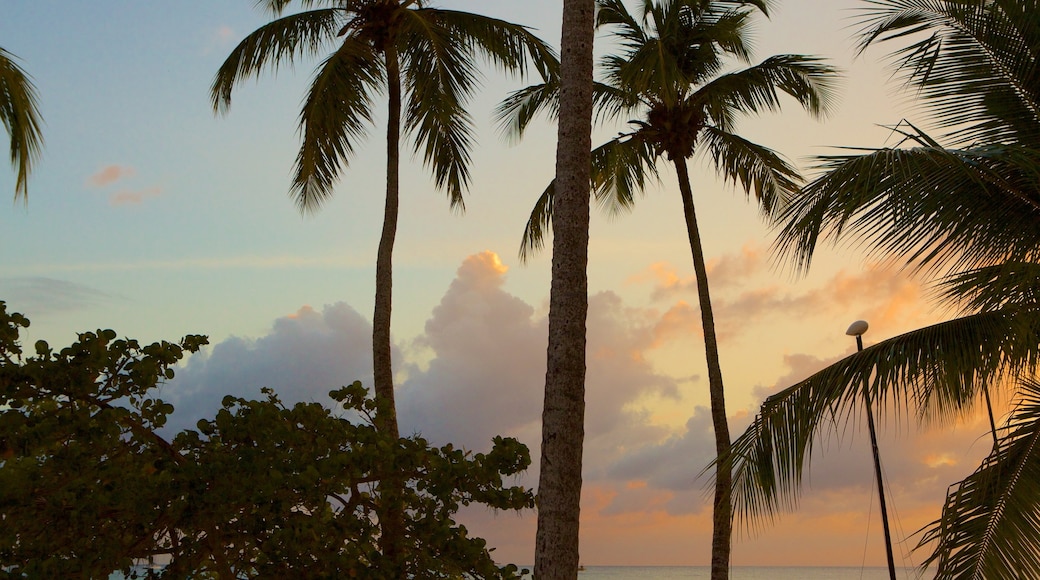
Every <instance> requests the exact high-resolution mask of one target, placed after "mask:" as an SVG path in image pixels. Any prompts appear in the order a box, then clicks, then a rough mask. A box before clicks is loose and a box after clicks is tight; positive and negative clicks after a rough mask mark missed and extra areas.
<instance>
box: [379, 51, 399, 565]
mask: <svg viewBox="0 0 1040 580" xmlns="http://www.w3.org/2000/svg"><path fill="white" fill-rule="evenodd" d="M385 57H386V84H387V93H388V100H389V119H388V120H387V130H386V206H385V209H384V211H383V233H382V236H381V237H380V238H379V250H378V253H377V255H376V300H375V309H374V312H373V313H372V366H373V375H374V376H373V379H374V380H373V382H374V390H375V399H376V402H377V404H378V407H377V409H376V416H375V423H376V428H378V429H379V430H380V431H382V432H384V433H386V434H387V435H390V436H391V437H393V438H394V439H396V438H397V437H398V436H399V432H398V428H397V407H396V403H395V402H394V376H393V368H392V366H391V360H390V308H391V296H392V293H393V252H394V238H395V237H396V235H397V213H398V199H399V184H400V178H399V177H398V175H399V167H400V141H401V70H400V62H399V61H398V56H397V51H396V49H395V48H394V46H393V45H392V44H390V43H388V45H387V47H386V49H385ZM395 475H396V474H393V473H389V474H386V476H385V477H384V479H383V482H382V484H381V486H380V490H379V495H380V504H381V505H382V512H383V513H380V514H379V522H380V524H379V525H380V532H381V533H380V537H379V542H380V548H381V550H382V552H383V557H384V558H385V559H386V561H387V563H388V565H389V566H388V567H389V572H390V573H391V575H398V577H403V568H402V565H403V562H402V545H403V543H404V510H403V508H402V505H401V496H402V488H403V485H404V482H402V481H401V480H400V479H399V478H397V477H395ZM391 577H393V576H391Z"/></svg>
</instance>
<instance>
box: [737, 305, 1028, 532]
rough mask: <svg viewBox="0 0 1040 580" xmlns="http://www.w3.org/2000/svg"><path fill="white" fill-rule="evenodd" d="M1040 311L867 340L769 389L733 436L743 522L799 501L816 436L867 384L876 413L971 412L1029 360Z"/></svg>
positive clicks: (857, 402)
mask: <svg viewBox="0 0 1040 580" xmlns="http://www.w3.org/2000/svg"><path fill="white" fill-rule="evenodd" d="M1038 357H1040V311H1038V310H1036V309H1030V310H1018V309H1008V310H1001V311H994V312H985V313H980V314H975V315H971V316H966V317H963V318H957V319H954V320H951V321H947V322H943V323H940V324H936V325H933V326H928V327H925V328H921V329H918V330H914V331H911V332H908V333H906V334H902V335H900V336H896V337H893V338H890V339H888V340H885V341H882V342H879V343H877V344H874V345H872V346H870V347H868V348H866V349H864V350H863V351H862V352H858V353H855V354H853V355H850V356H849V357H847V358H845V359H842V360H841V361H839V362H837V363H835V364H833V365H831V366H829V367H827V368H825V369H823V370H821V371H820V372H818V373H816V374H814V375H812V376H811V377H809V378H807V379H805V380H804V381H802V382H800V383H798V384H796V385H794V386H792V387H789V388H787V389H784V390H783V391H781V392H779V393H777V394H775V395H773V396H771V397H769V398H768V399H766V401H765V402H764V403H763V404H762V407H761V409H760V411H759V414H758V415H757V416H756V417H755V420H754V421H753V422H752V424H751V425H750V426H749V427H748V429H747V430H746V431H745V432H744V433H743V434H742V435H741V436H740V437H738V438H737V440H736V441H735V442H734V443H733V482H734V483H733V485H734V495H733V497H734V506H735V512H736V514H737V516H738V517H740V518H741V519H742V520H743V521H744V522H745V523H748V524H753V523H754V522H756V521H759V520H761V519H763V518H764V519H772V518H774V517H775V516H776V515H777V514H778V512H780V511H787V510H790V509H793V508H794V506H795V505H796V504H797V501H798V497H799V493H800V484H801V479H802V476H803V473H804V471H805V469H806V468H807V467H808V465H809V461H810V458H811V455H812V451H813V449H812V447H813V443H814V442H815V441H817V440H818V439H819V438H821V437H827V436H833V435H835V434H838V433H840V432H842V431H844V428H845V426H846V425H847V424H848V421H849V420H850V418H851V417H852V416H853V415H854V413H855V411H856V409H857V408H858V406H861V405H862V403H863V398H862V396H861V394H862V390H863V388H864V385H865V384H866V385H868V388H869V391H870V398H871V400H872V401H873V404H874V405H875V406H876V410H877V411H883V410H885V409H890V410H893V411H894V412H897V413H898V412H900V410H901V409H906V410H915V411H916V413H917V415H918V416H927V417H929V418H931V419H934V420H938V421H943V420H950V419H952V418H953V417H956V416H959V415H960V414H961V413H964V412H968V411H970V410H971V409H972V408H973V405H974V404H976V402H977V400H978V398H979V396H980V391H981V386H982V385H984V384H990V385H992V384H996V383H997V382H998V380H999V379H1000V378H1002V377H1008V376H1014V375H1017V374H1018V373H1021V372H1029V371H1031V370H1032V369H1035V368H1036V364H1037V361H1038Z"/></svg>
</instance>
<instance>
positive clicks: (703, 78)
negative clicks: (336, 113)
mask: <svg viewBox="0 0 1040 580" xmlns="http://www.w3.org/2000/svg"><path fill="white" fill-rule="evenodd" d="M598 6H599V12H598V15H597V28H610V29H611V30H612V31H613V32H614V36H615V37H616V38H617V39H618V42H619V44H620V49H621V53H620V54H619V55H610V56H607V57H605V58H604V59H603V60H602V62H601V69H602V70H603V75H604V77H605V81H604V82H602V83H597V84H596V86H595V88H594V100H595V104H596V106H597V109H598V111H599V115H600V117H601V118H603V119H619V118H622V117H624V116H629V115H635V116H636V119H635V120H632V121H630V122H629V124H630V126H631V127H632V129H631V131H629V132H627V133H620V134H618V136H617V137H615V138H614V139H611V140H610V141H609V142H607V143H606V144H604V145H601V146H600V147H598V148H597V149H595V150H594V151H592V175H591V180H590V183H591V190H592V194H593V195H594V196H595V197H596V199H597V200H598V201H599V202H600V203H601V204H603V205H604V206H606V207H608V208H609V209H611V210H614V211H620V210H624V209H627V208H629V207H630V206H631V205H632V204H633V203H634V201H635V194H636V193H637V192H639V191H641V190H642V189H643V188H644V187H645V185H646V180H647V177H649V176H655V177H656V175H657V169H656V163H657V162H658V161H659V160H661V158H662V157H663V158H666V159H667V160H668V161H670V162H671V163H672V165H673V166H674V168H675V171H676V174H677V176H678V182H679V192H680V195H681V197H682V201H683V210H684V218H685V222H686V232H687V235H688V237H689V242H690V251H691V253H692V255H693V266H694V271H695V274H696V279H697V294H698V298H699V301H700V309H701V322H702V325H703V328H704V342H705V354H706V358H707V364H708V381H709V392H710V398H711V414H712V422H713V424H714V428H715V445H716V451H717V453H718V456H719V457H727V456H728V454H729V447H730V435H729V426H728V424H727V418H726V406H725V397H724V388H723V381H722V369H721V367H720V365H719V351H718V341H717V339H716V336H715V322H714V317H713V314H712V309H711V299H710V296H709V292H708V278H707V270H706V267H705V259H704V250H703V247H702V245H701V239H700V233H699V230H698V226H697V218H696V214H695V211H694V203H693V190H692V187H691V184H690V177H689V172H688V168H687V160H688V159H690V158H692V157H693V156H694V155H695V154H697V153H702V152H707V153H708V154H710V155H711V158H712V161H713V162H714V165H715V168H716V169H717V170H718V172H719V173H720V174H722V175H723V176H724V178H725V179H726V180H732V181H734V182H738V181H739V182H740V183H741V184H742V185H743V187H744V191H745V193H746V194H747V195H748V196H749V197H750V195H751V192H752V191H754V194H755V198H756V200H757V201H758V202H759V205H760V207H761V209H762V210H763V211H764V212H765V213H766V214H770V213H772V212H774V211H775V210H776V209H777V208H778V207H779V206H781V205H782V202H783V200H784V199H785V197H786V196H787V195H788V194H790V193H791V192H793V191H795V190H796V189H797V187H798V184H797V179H798V173H797V171H796V170H795V169H794V168H793V167H792V166H790V165H789V164H788V163H787V162H786V161H784V160H783V159H782V158H781V157H780V156H779V155H778V154H777V153H775V152H774V151H772V150H770V149H768V148H766V147H763V146H761V145H758V144H755V143H752V142H750V141H747V140H745V139H743V138H741V137H739V136H738V135H736V134H735V133H734V132H733V130H734V128H735V121H736V117H737V116H738V115H741V114H756V113H760V112H762V111H766V110H777V109H779V107H780V97H779V94H780V93H781V92H782V93H787V94H788V95H790V96H792V97H794V98H795V99H796V100H797V101H798V102H799V103H800V104H801V105H802V106H803V107H805V108H806V109H807V110H808V111H809V112H810V113H812V114H814V115H820V114H822V113H824V112H825V110H826V108H827V105H828V102H829V96H830V90H831V84H830V83H831V79H832V78H833V75H834V70H833V69H832V68H831V67H829V66H826V65H824V64H822V63H821V62H820V61H819V60H818V59H816V58H812V57H805V56H799V55H781V56H774V57H772V58H769V59H767V60H765V61H763V62H761V63H760V64H757V65H754V66H750V67H749V68H746V69H743V70H738V71H735V72H727V73H724V72H723V71H724V68H725V65H726V59H727V58H735V59H738V60H740V61H743V62H750V60H751V54H750V50H749V46H748V26H747V25H748V23H749V20H750V18H751V16H752V13H753V12H752V10H753V9H758V10H760V11H761V12H763V13H766V12H767V9H768V3H767V2H765V1H761V0H758V1H748V2H740V1H720V0H713V1H712V0H670V1H669V0H664V1H659V2H654V1H652V0H643V1H642V2H641V3H640V4H639V7H640V13H639V15H638V17H637V16H633V15H632V14H631V13H629V11H628V9H627V8H626V7H625V5H624V3H623V2H622V1H621V0H598ZM557 93H558V88H557V87H556V86H553V85H552V84H551V83H544V84H542V85H536V86H532V87H528V88H526V89H523V90H521V91H517V92H516V93H513V94H512V95H511V96H510V97H509V98H508V99H507V100H506V101H505V102H503V103H502V105H500V108H499V112H498V115H499V119H500V121H501V122H502V123H503V124H504V126H506V127H507V128H508V129H510V130H512V131H514V132H516V133H518V134H521V133H522V132H523V130H524V128H525V127H526V125H527V123H528V122H529V121H530V120H531V119H532V118H533V116H534V115H535V114H536V113H537V112H539V111H540V110H548V111H550V112H555V106H556V105H555V102H556V101H555V99H556V95H557ZM561 118H562V115H561ZM556 187H557V182H553V183H551V184H550V185H549V187H548V188H547V189H546V191H545V192H544V193H543V194H542V196H541V198H540V199H539V200H538V202H537V204H536V205H535V209H534V211H533V212H532V214H531V218H530V220H529V221H528V224H527V228H526V230H525V232H524V240H523V244H522V246H521V256H525V255H526V253H527V252H528V251H530V250H532V249H536V248H539V247H541V245H542V243H543V240H544V234H545V231H546V229H547V228H548V226H549V225H550V220H552V219H553V213H554V209H555V207H554V198H555V196H556ZM560 221H563V220H560ZM553 227H554V231H555V233H556V235H559V231H558V230H556V227H557V226H556V225H554V226H553ZM716 479H717V484H716V486H715V500H714V509H715V521H714V533H713V538H712V577H713V578H726V577H728V569H729V552H730V545H731V532H732V519H731V517H730V513H731V508H730V486H729V483H728V482H729V464H728V463H727V462H725V461H723V462H720V463H719V464H718V466H717V469H716Z"/></svg>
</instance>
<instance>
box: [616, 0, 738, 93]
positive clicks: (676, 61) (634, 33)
mask: <svg viewBox="0 0 1040 580" xmlns="http://www.w3.org/2000/svg"><path fill="white" fill-rule="evenodd" d="M611 4H612V5H613V4H616V5H617V6H616V7H615V6H612V8H611V12H616V11H619V10H624V5H623V4H622V3H620V2H616V1H612V2H611ZM648 5H649V8H647V10H648V12H647V13H646V15H644V20H653V25H652V27H651V28H650V30H649V31H648V30H643V29H642V28H638V29H637V30H632V29H631V27H633V26H636V27H639V23H638V22H637V21H636V19H635V18H634V17H632V16H631V15H630V14H627V13H625V14H624V15H623V16H620V17H618V18H616V19H614V20H616V21H617V22H610V23H611V24H615V26H614V30H613V31H614V32H615V34H616V35H618V36H620V37H621V38H622V47H623V49H622V51H621V53H620V54H618V55H607V56H605V57H603V58H602V59H601V61H600V68H601V70H602V71H603V74H604V76H605V78H606V81H607V83H608V84H610V85H611V86H614V87H619V88H621V87H624V88H625V89H626V90H628V91H629V92H632V93H635V94H638V95H642V96H644V99H649V100H652V101H655V102H661V103H664V104H666V105H669V106H674V105H675V104H677V103H678V102H679V101H680V100H681V99H683V97H684V95H685V93H686V91H687V90H688V87H689V86H690V85H697V84H700V83H702V82H704V81H706V80H707V79H710V78H712V77H713V76H715V75H716V74H718V73H719V71H720V70H721V69H722V67H723V65H724V63H725V57H726V56H731V57H732V56H736V57H738V58H742V59H745V60H746V59H747V58H749V57H750V48H749V41H748V38H747V25H748V22H749V18H750V12H749V11H748V10H747V9H746V8H745V9H741V10H735V9H726V10H720V9H719V6H718V4H717V3H715V2H682V1H679V2H672V3H667V4H664V5H657V4H655V3H648ZM690 12H693V14H690ZM647 26H651V25H650V24H649V23H647Z"/></svg>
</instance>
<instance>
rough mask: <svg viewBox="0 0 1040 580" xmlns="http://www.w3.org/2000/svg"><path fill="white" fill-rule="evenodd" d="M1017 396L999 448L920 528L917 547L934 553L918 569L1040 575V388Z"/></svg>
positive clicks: (1030, 384)
mask: <svg viewBox="0 0 1040 580" xmlns="http://www.w3.org/2000/svg"><path fill="white" fill-rule="evenodd" d="M1019 392H1020V398H1019V402H1018V405H1017V406H1016V408H1015V410H1014V412H1013V413H1012V415H1011V417H1010V418H1009V419H1008V422H1007V425H1006V426H1005V427H1004V428H1003V429H1002V431H1003V432H1004V434H1003V435H1002V437H1001V440H1000V444H999V445H998V446H996V447H995V448H994V450H993V452H992V453H991V454H990V455H989V457H987V458H986V459H985V460H983V462H982V465H980V466H979V468H978V469H976V470H975V472H974V473H972V474H971V475H969V476H968V477H966V478H965V479H964V480H963V481H961V482H960V483H958V484H957V485H955V486H952V487H951V488H950V490H949V492H948V493H947V495H946V504H945V505H944V506H943V511H942V515H941V516H940V517H939V519H938V520H936V521H934V522H932V523H931V524H929V525H928V526H926V528H925V529H924V530H922V532H923V533H922V534H921V540H920V543H919V544H918V547H924V546H928V545H930V544H932V543H933V542H934V544H933V545H934V548H933V551H932V553H931V555H930V556H929V557H928V558H927V559H926V560H925V561H924V562H922V563H921V566H922V568H924V567H927V566H929V565H931V564H938V574H937V575H936V578H942V579H953V578H958V579H965V578H967V579H979V580H981V579H984V578H1037V577H1040V536H1037V534H1036V530H1037V528H1038V527H1040V383H1038V382H1037V381H1036V380H1035V379H1027V380H1024V381H1022V383H1021V385H1020V386H1019Z"/></svg>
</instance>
